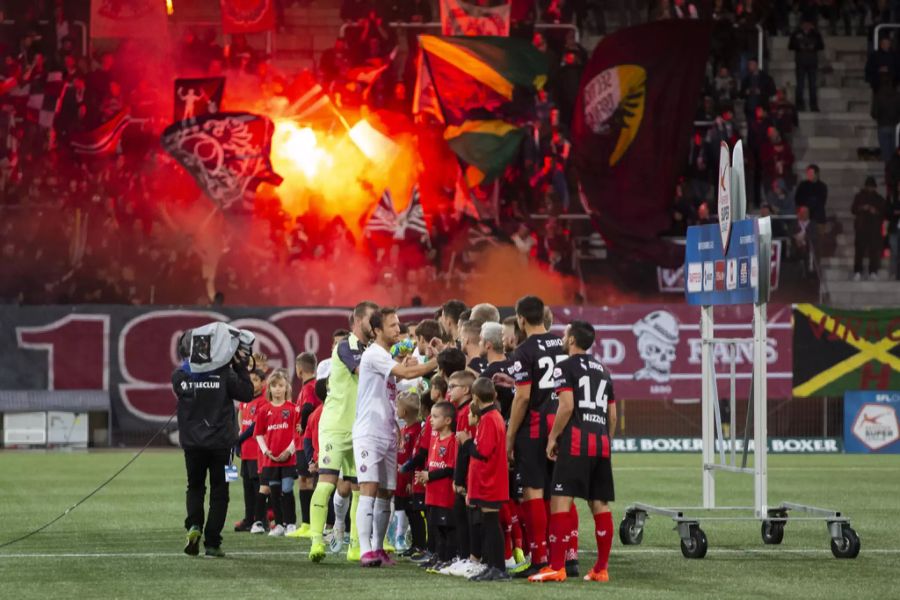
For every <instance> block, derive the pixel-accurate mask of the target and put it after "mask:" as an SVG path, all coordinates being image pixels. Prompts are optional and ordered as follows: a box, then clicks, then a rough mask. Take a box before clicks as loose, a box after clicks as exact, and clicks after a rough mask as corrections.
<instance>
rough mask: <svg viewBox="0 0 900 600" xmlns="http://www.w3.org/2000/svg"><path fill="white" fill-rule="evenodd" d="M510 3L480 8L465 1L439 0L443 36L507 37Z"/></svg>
mask: <svg viewBox="0 0 900 600" xmlns="http://www.w3.org/2000/svg"><path fill="white" fill-rule="evenodd" d="M509 14H510V3H509V2H504V3H503V4H500V5H498V6H481V5H479V4H471V3H469V2H465V0H441V33H443V34H444V35H499V36H504V37H505V36H508V35H509Z"/></svg>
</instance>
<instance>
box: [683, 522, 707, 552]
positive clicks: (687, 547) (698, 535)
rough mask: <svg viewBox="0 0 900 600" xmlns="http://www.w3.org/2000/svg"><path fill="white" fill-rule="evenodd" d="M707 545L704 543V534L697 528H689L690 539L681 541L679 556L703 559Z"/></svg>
mask: <svg viewBox="0 0 900 600" xmlns="http://www.w3.org/2000/svg"><path fill="white" fill-rule="evenodd" d="M708 547H709V544H708V543H707V541H706V534H705V533H703V530H702V529H700V528H699V527H696V526H694V527H691V537H689V538H688V539H686V540H681V554H683V555H684V557H685V558H703V557H704V556H706V551H707V549H708Z"/></svg>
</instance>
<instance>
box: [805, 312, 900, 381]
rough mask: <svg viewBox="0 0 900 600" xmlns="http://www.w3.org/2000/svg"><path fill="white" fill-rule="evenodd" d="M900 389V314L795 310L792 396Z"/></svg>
mask: <svg viewBox="0 0 900 600" xmlns="http://www.w3.org/2000/svg"><path fill="white" fill-rule="evenodd" d="M871 389H874V390H897V389H900V310H897V309H883V310H841V309H835V308H825V307H821V306H814V305H812V304H797V305H795V306H794V395H795V396H799V397H808V396H840V395H843V393H844V392H846V391H849V390H871Z"/></svg>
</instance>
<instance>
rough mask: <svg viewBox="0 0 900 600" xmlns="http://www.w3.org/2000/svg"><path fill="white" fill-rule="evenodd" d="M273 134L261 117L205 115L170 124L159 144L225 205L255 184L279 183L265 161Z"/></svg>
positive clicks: (235, 199) (239, 198) (221, 205)
mask: <svg viewBox="0 0 900 600" xmlns="http://www.w3.org/2000/svg"><path fill="white" fill-rule="evenodd" d="M272 132H273V125H272V121H270V120H269V119H267V118H266V117H260V116H258V115H252V114H250V113H219V114H206V115H202V116H200V117H197V118H195V119H188V120H186V121H180V122H178V123H173V124H172V125H169V126H168V127H167V128H166V130H165V131H163V134H162V145H163V148H165V150H166V152H168V153H169V154H171V155H172V157H173V158H174V159H175V160H177V161H178V162H179V163H181V165H182V166H183V167H184V168H185V169H186V170H187V172H188V173H190V174H191V176H192V177H193V178H194V179H196V180H197V184H198V185H199V186H200V188H201V189H202V190H203V191H204V192H205V193H206V195H207V196H209V199H210V200H212V201H213V202H215V203H216V204H217V205H218V206H219V207H221V208H223V209H224V208H228V207H229V206H230V205H232V204H233V203H234V202H237V201H239V200H242V199H244V198H245V197H246V196H247V195H248V194H252V193H253V192H254V191H256V188H257V186H258V185H259V184H260V183H263V182H266V183H270V184H272V185H279V184H280V183H281V177H280V176H279V175H278V174H277V173H275V171H273V170H272V161H271V160H270V159H269V152H270V150H271V145H272Z"/></svg>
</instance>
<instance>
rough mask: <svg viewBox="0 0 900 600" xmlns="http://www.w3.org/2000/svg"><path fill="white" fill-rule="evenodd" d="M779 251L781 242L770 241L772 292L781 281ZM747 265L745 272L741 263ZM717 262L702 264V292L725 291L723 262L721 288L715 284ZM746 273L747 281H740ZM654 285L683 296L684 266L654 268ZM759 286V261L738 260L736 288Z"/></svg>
mask: <svg viewBox="0 0 900 600" xmlns="http://www.w3.org/2000/svg"><path fill="white" fill-rule="evenodd" d="M781 249H782V240H780V239H777V240H772V253H771V264H770V270H769V273H770V279H771V282H770V283H771V287H770V289H772V290H777V289H778V283H779V281H780V279H781ZM742 261H743V262H746V263H747V265H748V266H747V267H746V271H745V270H744V269H745V267H744V266H743V262H742ZM717 262H718V261H713V260H707V261H704V262H703V286H702V291H704V292H712V291H714V290H720V291H724V290H725V261H724V260H722V261H721V263H722V266H721V267H720V268H721V270H722V271H721V273H722V279H721V286H717V284H716V268H717V267H716V264H717ZM744 272H746V273H748V274H749V277H748V279H747V280H746V281H745V280H742V279H741V277H742V275H741V274H742V273H744ZM656 283H657V287H658V288H659V291H660V292H665V293H671V294H683V293H684V290H685V289H686V288H687V280H686V279H685V278H684V266H683V265H682V266H680V267H676V268H674V269H668V268H665V267H657V268H656ZM758 286H759V259H758V258H757V257H755V256H751V257H750V258H749V260H746V259H739V260H738V288H748V287H749V288H756V287H758Z"/></svg>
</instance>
